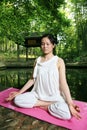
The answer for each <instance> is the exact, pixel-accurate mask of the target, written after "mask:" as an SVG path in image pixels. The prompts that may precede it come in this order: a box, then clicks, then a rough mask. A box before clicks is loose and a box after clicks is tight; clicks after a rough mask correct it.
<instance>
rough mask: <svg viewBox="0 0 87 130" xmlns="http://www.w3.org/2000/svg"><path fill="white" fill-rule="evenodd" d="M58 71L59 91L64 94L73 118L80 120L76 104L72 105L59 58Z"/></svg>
mask: <svg viewBox="0 0 87 130" xmlns="http://www.w3.org/2000/svg"><path fill="white" fill-rule="evenodd" d="M58 69H59V82H60V90H61V91H62V92H63V93H64V96H65V98H66V102H67V104H68V106H69V109H70V111H71V114H72V115H73V116H75V117H76V118H77V119H79V118H81V117H80V115H79V107H78V106H77V105H76V104H74V102H73V100H72V97H71V94H70V90H69V86H68V84H67V80H66V70H65V63H64V61H63V59H61V58H59V62H58Z"/></svg>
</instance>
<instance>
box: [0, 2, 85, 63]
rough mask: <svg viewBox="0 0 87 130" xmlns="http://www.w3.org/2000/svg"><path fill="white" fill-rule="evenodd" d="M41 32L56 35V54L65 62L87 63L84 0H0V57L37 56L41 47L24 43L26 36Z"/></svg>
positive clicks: (40, 33)
mask: <svg viewBox="0 0 87 130" xmlns="http://www.w3.org/2000/svg"><path fill="white" fill-rule="evenodd" d="M43 33H52V34H54V35H56V36H57V40H58V45H57V46H56V54H57V55H59V56H60V57H63V58H64V59H65V61H66V62H69V63H70V62H73V63H74V62H82V63H85V62H86V63H87V1H86V0H46V1H44V0H1V1H0V60H1V61H8V60H10V61H12V60H13V59H15V60H16V59H18V60H19V59H25V58H26V52H27V54H28V58H35V57H37V56H38V55H40V53H41V52H40V48H39V47H29V48H27V47H25V44H24V43H25V38H26V37H33V36H34V37H36V36H41V35H42V34H43ZM26 50H27V51H26Z"/></svg>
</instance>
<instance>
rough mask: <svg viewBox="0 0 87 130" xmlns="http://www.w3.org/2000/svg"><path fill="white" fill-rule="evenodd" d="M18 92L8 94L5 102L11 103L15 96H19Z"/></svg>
mask: <svg viewBox="0 0 87 130" xmlns="http://www.w3.org/2000/svg"><path fill="white" fill-rule="evenodd" d="M19 94H20V93H19V92H11V93H10V94H9V96H8V97H7V98H6V99H5V100H6V101H11V100H12V99H14V98H15V97H16V96H17V95H19Z"/></svg>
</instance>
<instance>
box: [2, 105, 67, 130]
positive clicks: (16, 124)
mask: <svg viewBox="0 0 87 130" xmlns="http://www.w3.org/2000/svg"><path fill="white" fill-rule="evenodd" d="M0 130H67V129H65V128H62V127H58V126H56V125H53V124H50V123H47V122H44V121H41V120H38V119H36V118H33V117H30V116H27V115H24V114H22V113H19V112H15V111H13V110H10V109H7V108H4V107H1V106H0Z"/></svg>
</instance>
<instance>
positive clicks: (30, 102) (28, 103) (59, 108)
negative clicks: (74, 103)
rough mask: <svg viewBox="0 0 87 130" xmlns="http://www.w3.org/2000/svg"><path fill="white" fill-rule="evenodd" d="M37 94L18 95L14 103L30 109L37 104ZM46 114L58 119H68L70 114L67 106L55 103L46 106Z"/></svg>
mask: <svg viewBox="0 0 87 130" xmlns="http://www.w3.org/2000/svg"><path fill="white" fill-rule="evenodd" d="M37 101H38V99H37V94H36V93H35V92H26V93H23V94H20V95H18V96H17V97H15V99H14V103H15V104H16V105H17V106H19V107H22V108H32V107H34V106H35V104H36V103H37ZM48 112H49V113H50V114H51V115H53V116H55V117H57V118H60V119H70V118H71V114H70V111H69V108H68V105H67V104H66V103H65V102H56V103H52V104H51V105H49V106H48Z"/></svg>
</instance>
